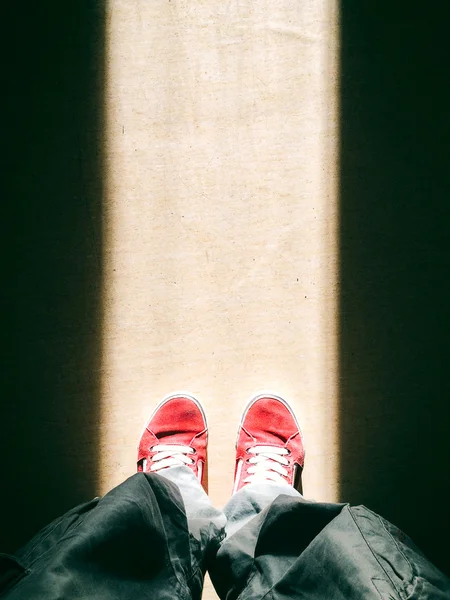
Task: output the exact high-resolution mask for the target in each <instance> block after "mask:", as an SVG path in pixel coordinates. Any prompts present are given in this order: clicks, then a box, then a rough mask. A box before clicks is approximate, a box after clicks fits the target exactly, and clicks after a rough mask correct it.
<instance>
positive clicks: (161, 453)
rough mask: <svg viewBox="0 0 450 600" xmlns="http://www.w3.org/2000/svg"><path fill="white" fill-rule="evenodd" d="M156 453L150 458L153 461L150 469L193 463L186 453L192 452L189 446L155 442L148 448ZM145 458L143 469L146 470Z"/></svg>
mask: <svg viewBox="0 0 450 600" xmlns="http://www.w3.org/2000/svg"><path fill="white" fill-rule="evenodd" d="M150 450H151V451H152V452H156V454H155V455H154V456H153V458H152V459H151V462H152V463H153V464H152V466H151V467H150V471H160V470H161V469H167V468H169V467H180V466H183V465H193V464H194V461H193V460H192V458H189V456H186V455H187V454H194V452H195V450H194V448H191V447H190V446H175V445H172V444H157V445H156V446H152V447H151V448H150ZM146 465H147V459H144V462H143V465H142V466H143V469H144V471H145V470H146Z"/></svg>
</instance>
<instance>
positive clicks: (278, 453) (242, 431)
mask: <svg viewBox="0 0 450 600" xmlns="http://www.w3.org/2000/svg"><path fill="white" fill-rule="evenodd" d="M304 462H305V450H304V448H303V437H302V433H301V431H300V427H299V424H298V422H297V419H296V418H295V415H294V413H293V412H292V409H291V408H290V406H289V405H288V403H287V402H286V401H285V400H283V399H282V398H280V397H279V396H275V395H273V394H261V395H259V396H256V397H255V398H253V399H252V400H251V401H250V402H249V404H248V405H247V408H246V409H245V410H244V413H243V415H242V419H241V424H240V426H239V430H238V437H237V441H236V470H235V474H234V489H233V494H234V493H235V492H237V491H238V490H240V489H241V488H242V487H243V486H244V485H247V484H249V483H271V482H272V483H286V484H288V485H290V486H292V487H294V488H295V489H297V490H299V491H301V473H302V470H303V465H304Z"/></svg>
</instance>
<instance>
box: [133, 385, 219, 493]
mask: <svg viewBox="0 0 450 600" xmlns="http://www.w3.org/2000/svg"><path fill="white" fill-rule="evenodd" d="M207 443H208V426H207V424H206V416H205V413H204V411H203V408H202V406H201V404H200V402H199V401H198V400H197V399H196V398H194V397H192V396H189V395H188V394H173V395H171V396H168V397H167V398H164V400H162V402H160V403H159V405H158V406H157V407H156V409H155V411H154V412H153V414H152V416H151V417H150V420H149V422H148V423H147V425H146V427H145V429H144V433H143V434H142V436H141V439H140V442H139V449H138V459H137V470H138V471H144V472H145V473H150V472H152V473H157V472H159V471H162V470H163V469H167V468H169V467H175V466H180V465H186V466H188V467H189V468H190V469H191V470H192V471H193V472H194V474H195V476H196V477H197V479H198V480H199V482H200V483H201V484H202V486H203V487H204V489H205V491H206V492H207V491H208V483H207V482H208V474H207Z"/></svg>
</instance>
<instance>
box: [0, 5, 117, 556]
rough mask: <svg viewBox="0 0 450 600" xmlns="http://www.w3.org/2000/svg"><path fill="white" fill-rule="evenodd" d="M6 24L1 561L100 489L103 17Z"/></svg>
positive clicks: (12, 18) (74, 8) (79, 14)
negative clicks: (57, 517) (98, 474)
mask: <svg viewBox="0 0 450 600" xmlns="http://www.w3.org/2000/svg"><path fill="white" fill-rule="evenodd" d="M2 17H3V26H4V32H5V34H6V37H4V38H3V40H2V41H3V45H4V50H3V61H2V62H3V63H4V67H3V69H2V75H1V76H2V79H3V83H4V86H3V90H4V91H3V92H2V93H3V96H2V108H3V110H2V113H3V116H6V122H7V125H6V127H7V129H6V133H7V135H6V138H5V139H6V142H5V146H4V148H3V150H4V157H5V158H4V166H5V165H6V169H5V174H6V177H5V182H6V193H5V196H4V200H5V204H4V206H6V209H7V210H6V218H5V220H4V224H5V225H6V228H7V231H6V236H5V239H6V242H7V243H6V245H5V248H6V250H5V252H4V254H3V261H4V263H5V267H6V269H5V270H4V272H5V273H6V281H5V285H4V291H5V295H6V300H7V309H6V311H5V314H4V319H5V323H4V327H3V333H4V336H3V348H4V351H5V353H4V357H5V358H4V361H3V366H4V371H5V377H4V381H5V383H4V386H3V390H2V392H3V393H2V400H1V412H0V422H1V436H0V439H1V446H0V456H1V461H2V468H1V490H2V491H1V501H2V510H1V512H0V544H1V547H0V551H2V552H5V551H11V550H14V549H15V547H17V546H18V545H21V544H22V543H23V542H24V541H25V540H26V539H27V538H28V537H29V536H30V535H31V534H33V533H35V532H36V530H38V529H39V528H40V527H41V526H42V525H44V524H45V523H47V522H48V521H49V520H50V519H52V518H54V517H56V516H57V515H59V514H60V513H62V512H64V511H66V510H67V509H68V508H70V507H71V506H73V505H75V504H76V503H79V502H81V501H85V500H88V499H90V498H91V497H93V496H94V495H95V491H96V479H97V460H98V455H97V454H98V447H97V446H98V435H99V434H98V427H99V424H98V418H99V394H100V359H101V355H100V353H101V322H102V319H101V313H102V302H101V295H102V257H101V253H102V191H103V184H102V178H103V164H102V163H103V160H102V143H103V140H102V137H103V104H104V99H103V87H104V85H103V84H104V82H103V79H104V19H105V15H104V7H103V3H102V2H89V1H88V0H77V1H76V2H73V3H69V4H67V3H63V4H61V3H57V2H53V1H45V0H44V2H25V3H22V4H19V5H18V4H14V3H9V4H8V8H5V9H4V10H2ZM5 34H4V35H5Z"/></svg>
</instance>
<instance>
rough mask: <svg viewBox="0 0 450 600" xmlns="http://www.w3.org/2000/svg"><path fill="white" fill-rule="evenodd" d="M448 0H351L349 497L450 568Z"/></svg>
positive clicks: (344, 218) (345, 223)
mask: <svg viewBox="0 0 450 600" xmlns="http://www.w3.org/2000/svg"><path fill="white" fill-rule="evenodd" d="M443 6H444V5H442V6H441V8H440V9H439V10H436V6H435V7H434V9H433V11H430V10H428V8H427V7H426V6H425V7H424V6H423V4H421V5H420V6H419V4H418V3H413V4H408V5H406V4H403V3H401V6H400V3H394V4H390V5H389V6H388V7H387V8H383V9H382V8H381V7H380V6H379V5H377V4H375V3H373V2H370V3H367V2H358V1H356V0H355V1H353V0H342V2H341V19H342V22H341V27H342V30H341V35H342V40H341V42H342V47H341V61H342V62H341V69H342V71H341V149H340V152H341V158H340V160H341V198H340V202H341V223H340V226H341V233H340V246H341V248H340V252H341V266H340V268H341V275H340V276H341V296H340V377H341V383H340V386H341V388H340V394H341V404H340V446H341V459H340V460H341V464H340V470H341V498H342V499H343V500H346V501H350V502H352V503H363V504H366V505H367V506H368V507H370V508H372V509H373V510H375V511H377V512H379V513H381V514H382V515H383V516H385V517H386V518H387V519H389V520H390V521H392V522H394V523H395V524H396V525H397V526H399V527H400V528H402V529H404V530H405V531H406V533H408V534H409V535H410V537H412V539H413V540H414V541H415V542H416V543H417V544H418V545H419V546H420V547H421V548H422V550H423V551H424V553H425V554H426V555H427V556H428V557H429V558H430V559H431V560H432V561H433V562H435V563H436V564H437V565H438V566H439V567H440V568H441V569H442V570H444V571H445V572H447V573H450V546H449V543H448V540H449V539H450V521H449V516H448V515H449V513H448V510H447V506H448V492H447V490H448V487H449V486H448V479H449V477H448V472H449V470H448V464H449V458H450V432H449V425H450V401H449V391H450V390H449V387H450V386H449V376H448V370H449V364H450V351H449V349H450V343H449V338H448V331H449V309H450V286H449V284H448V277H449V266H450V261H449V247H450V236H449V225H450V219H449V216H450V170H449V166H448V164H449V157H448V154H449V142H450V139H449V131H450V128H449V125H450V88H449V87H448V81H447V79H448V76H447V75H446V73H447V72H448V63H449V60H448V59H449V57H450V55H449V46H448V40H449V36H448V31H447V29H448V27H447V25H446V23H447V19H446V16H445V14H443V13H444V8H443Z"/></svg>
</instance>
